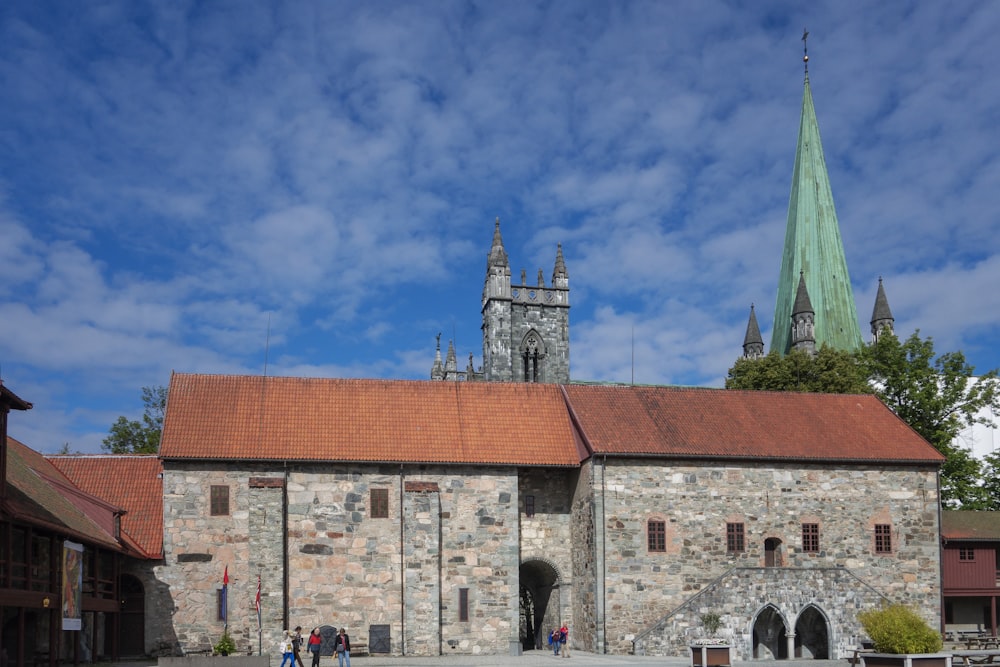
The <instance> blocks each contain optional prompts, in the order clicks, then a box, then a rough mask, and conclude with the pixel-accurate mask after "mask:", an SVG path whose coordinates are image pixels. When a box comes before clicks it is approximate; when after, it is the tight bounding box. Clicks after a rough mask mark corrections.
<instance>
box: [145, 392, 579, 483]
mask: <svg viewBox="0 0 1000 667" xmlns="http://www.w3.org/2000/svg"><path fill="white" fill-rule="evenodd" d="M578 443H579V439H578V437H577V436H576V434H575V433H574V430H573V427H572V424H571V423H570V419H569V414H568V412H567V411H566V405H565V401H564V399H563V395H562V391H561V389H560V387H559V385H552V384H525V383H482V382H430V381H411V380H342V379H341V380H338V379H315V378H283V377H268V378H263V377H255V376H231V375H228V376H227V375H185V374H175V375H174V376H173V377H172V378H171V381H170V390H169V394H168V399H167V411H166V416H165V418H164V425H163V438H162V441H161V444H160V456H161V457H162V458H164V459H177V458H187V459H191V458H194V459H230V458H241V459H258V460H281V461H372V462H374V461H384V462H414V463H416V462H427V463H472V464H484V465H490V464H496V465H550V466H578V465H579V464H580V460H581V451H580V450H579V449H578Z"/></svg>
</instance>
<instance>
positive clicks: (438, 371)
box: [431, 333, 444, 380]
mask: <svg viewBox="0 0 1000 667" xmlns="http://www.w3.org/2000/svg"><path fill="white" fill-rule="evenodd" d="M431 379H432V380H443V379H444V365H443V364H442V363H441V334H440V333H438V335H437V345H436V347H435V350H434V364H433V365H432V366H431Z"/></svg>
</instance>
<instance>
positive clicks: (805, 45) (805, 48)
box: [802, 28, 809, 79]
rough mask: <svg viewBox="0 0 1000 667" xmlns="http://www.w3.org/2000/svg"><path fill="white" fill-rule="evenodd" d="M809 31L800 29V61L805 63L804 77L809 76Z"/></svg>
mask: <svg viewBox="0 0 1000 667" xmlns="http://www.w3.org/2000/svg"><path fill="white" fill-rule="evenodd" d="M808 39H809V31H808V30H806V29H805V28H803V29H802V62H803V64H805V68H806V78H807V79H808V78H809V42H808V41H806V40H808Z"/></svg>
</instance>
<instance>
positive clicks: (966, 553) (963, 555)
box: [958, 547, 976, 563]
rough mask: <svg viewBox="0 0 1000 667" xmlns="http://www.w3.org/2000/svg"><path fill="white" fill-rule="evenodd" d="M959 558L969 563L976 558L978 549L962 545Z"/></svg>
mask: <svg viewBox="0 0 1000 667" xmlns="http://www.w3.org/2000/svg"><path fill="white" fill-rule="evenodd" d="M958 560H961V561H965V562H967V563H968V562H971V561H974V560H976V550H975V549H970V548H969V547H960V548H959V550H958Z"/></svg>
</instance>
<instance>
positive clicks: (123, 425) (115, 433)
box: [101, 386, 167, 454]
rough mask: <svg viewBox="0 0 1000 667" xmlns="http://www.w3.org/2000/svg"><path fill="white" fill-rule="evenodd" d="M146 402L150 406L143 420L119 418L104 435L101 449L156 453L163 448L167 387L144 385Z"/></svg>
mask: <svg viewBox="0 0 1000 667" xmlns="http://www.w3.org/2000/svg"><path fill="white" fill-rule="evenodd" d="M142 402H143V405H145V406H146V408H145V411H144V412H143V415H142V421H141V422H139V421H135V420H130V419H126V418H125V417H119V418H118V421H116V422H115V423H114V424H112V426H111V432H110V434H109V435H108V437H106V438H104V443H103V444H102V445H101V449H103V450H104V451H106V452H111V453H112V454H155V453H156V452H157V451H158V450H159V448H160V433H161V432H162V431H163V414H164V412H165V411H166V409H167V388H166V387H162V386H157V387H143V388H142Z"/></svg>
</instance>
